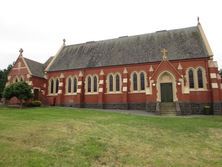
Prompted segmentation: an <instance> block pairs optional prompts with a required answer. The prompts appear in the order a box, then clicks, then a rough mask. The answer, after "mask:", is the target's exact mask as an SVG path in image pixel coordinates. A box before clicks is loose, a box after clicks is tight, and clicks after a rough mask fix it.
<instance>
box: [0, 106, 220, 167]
mask: <svg viewBox="0 0 222 167" xmlns="http://www.w3.org/2000/svg"><path fill="white" fill-rule="evenodd" d="M0 166H12V167H16V166H21V167H25V166H36V167H40V166H44V167H45V166H53V167H55V166H74V167H75V166H151V167H158V166H163V167H167V166H178V167H182V166H185V167H188V166H194V167H197V166H209V167H217V166H218V167H219V166H222V116H193V117H190V116H189V117H162V116H136V115H127V114H120V113H110V112H101V111H96V110H87V109H73V108H59V107H57V108H33V109H22V110H20V109H12V108H2V107H1V108H0Z"/></svg>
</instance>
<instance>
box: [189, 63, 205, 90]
mask: <svg viewBox="0 0 222 167" xmlns="http://www.w3.org/2000/svg"><path fill="white" fill-rule="evenodd" d="M199 69H201V71H202V77H203V78H202V79H203V88H199V87H198V74H197V71H198V70H199ZM189 70H193V80H194V88H190V82H189ZM206 78H207V77H206V70H205V69H204V68H203V67H202V66H199V67H196V68H194V67H189V68H187V70H186V79H187V85H188V88H189V90H190V91H207V79H206Z"/></svg>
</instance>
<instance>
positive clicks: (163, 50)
mask: <svg viewBox="0 0 222 167" xmlns="http://www.w3.org/2000/svg"><path fill="white" fill-rule="evenodd" d="M161 53H162V54H163V55H162V56H163V60H167V55H168V50H167V49H165V48H163V49H162V50H161Z"/></svg>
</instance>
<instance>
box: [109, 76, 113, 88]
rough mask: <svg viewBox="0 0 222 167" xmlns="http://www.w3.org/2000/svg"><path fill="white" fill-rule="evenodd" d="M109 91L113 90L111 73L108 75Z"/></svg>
mask: <svg viewBox="0 0 222 167" xmlns="http://www.w3.org/2000/svg"><path fill="white" fill-rule="evenodd" d="M109 91H110V92H112V91H113V75H110V76H109Z"/></svg>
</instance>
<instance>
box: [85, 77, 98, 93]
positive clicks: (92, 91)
mask: <svg viewBox="0 0 222 167" xmlns="http://www.w3.org/2000/svg"><path fill="white" fill-rule="evenodd" d="M89 77H90V78H91V92H88V78H89ZM94 77H96V78H97V91H96V92H94ZM98 92H99V77H98V75H97V74H92V75H91V74H90V75H87V76H86V78H85V95H94V94H98Z"/></svg>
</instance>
